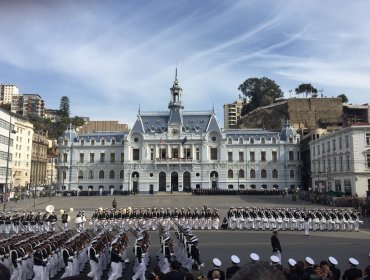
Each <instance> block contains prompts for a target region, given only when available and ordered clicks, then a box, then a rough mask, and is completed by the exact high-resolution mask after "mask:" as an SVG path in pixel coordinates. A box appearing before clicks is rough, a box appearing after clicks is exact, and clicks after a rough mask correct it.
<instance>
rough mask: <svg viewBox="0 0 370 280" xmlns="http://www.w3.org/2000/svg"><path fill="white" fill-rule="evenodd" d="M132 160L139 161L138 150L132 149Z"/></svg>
mask: <svg viewBox="0 0 370 280" xmlns="http://www.w3.org/2000/svg"><path fill="white" fill-rule="evenodd" d="M132 160H136V161H138V160H140V150H139V149H133V150H132Z"/></svg>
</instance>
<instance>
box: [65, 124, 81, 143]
mask: <svg viewBox="0 0 370 280" xmlns="http://www.w3.org/2000/svg"><path fill="white" fill-rule="evenodd" d="M62 138H64V139H65V138H68V139H71V140H72V141H73V140H74V139H76V138H78V134H77V132H76V130H75V129H74V128H73V127H72V126H69V128H68V129H67V130H66V131H64V132H63V134H62Z"/></svg>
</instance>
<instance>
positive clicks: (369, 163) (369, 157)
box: [366, 153, 370, 168]
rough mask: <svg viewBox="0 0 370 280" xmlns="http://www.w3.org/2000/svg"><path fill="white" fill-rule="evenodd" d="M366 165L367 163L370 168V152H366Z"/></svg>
mask: <svg viewBox="0 0 370 280" xmlns="http://www.w3.org/2000/svg"><path fill="white" fill-rule="evenodd" d="M366 165H367V168H370V153H367V154H366Z"/></svg>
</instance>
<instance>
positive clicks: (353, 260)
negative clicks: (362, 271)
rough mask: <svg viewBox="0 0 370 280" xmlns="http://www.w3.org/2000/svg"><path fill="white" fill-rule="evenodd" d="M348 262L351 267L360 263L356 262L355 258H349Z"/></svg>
mask: <svg viewBox="0 0 370 280" xmlns="http://www.w3.org/2000/svg"><path fill="white" fill-rule="evenodd" d="M349 262H350V263H351V264H352V265H355V266H357V265H359V264H360V263H359V262H358V260H356V259H355V258H349Z"/></svg>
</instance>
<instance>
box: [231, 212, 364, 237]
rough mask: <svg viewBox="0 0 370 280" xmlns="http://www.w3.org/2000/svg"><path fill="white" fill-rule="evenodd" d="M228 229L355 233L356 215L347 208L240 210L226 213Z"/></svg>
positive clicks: (358, 221)
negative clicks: (340, 231)
mask: <svg viewBox="0 0 370 280" xmlns="http://www.w3.org/2000/svg"><path fill="white" fill-rule="evenodd" d="M227 216H228V221H227V227H228V228H229V229H239V230H243V229H247V230H273V229H278V230H292V231H293V230H304V231H305V233H306V235H308V234H309V230H310V229H312V230H314V231H316V230H322V231H323V230H328V231H332V230H336V231H338V230H342V231H346V230H348V231H353V230H354V231H358V230H359V226H360V224H361V223H362V221H360V219H359V213H358V212H357V211H353V210H347V209H344V210H343V209H304V208H259V207H253V208H249V207H247V208H243V207H238V208H234V207H231V208H230V210H229V211H228V213H227Z"/></svg>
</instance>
